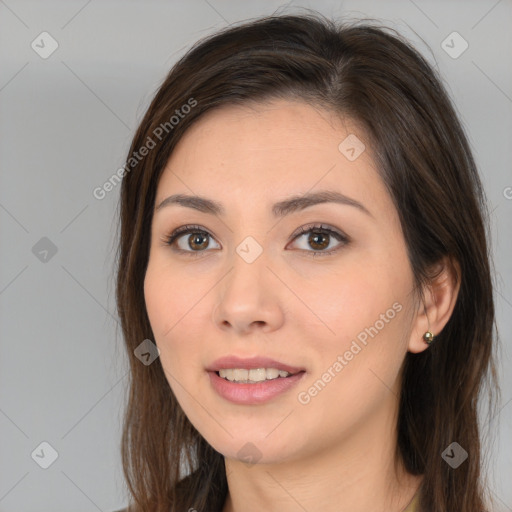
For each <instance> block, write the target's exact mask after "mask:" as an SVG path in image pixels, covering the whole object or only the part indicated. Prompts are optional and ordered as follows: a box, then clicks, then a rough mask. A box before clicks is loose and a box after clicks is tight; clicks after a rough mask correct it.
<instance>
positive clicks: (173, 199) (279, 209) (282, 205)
mask: <svg viewBox="0 0 512 512" xmlns="http://www.w3.org/2000/svg"><path fill="white" fill-rule="evenodd" d="M321 203H338V204H343V205H347V206H353V207H354V208H357V209H358V210H360V211H361V212H363V213H365V214H366V215H369V216H370V217H373V215H372V214H371V213H370V212H369V210H368V209H367V208H366V207H365V206H364V205H362V204H361V203H360V202H359V201H356V200H355V199H352V198H350V197H348V196H346V195H344V194H341V193H340V192H335V191H334V190H321V191H319V192H310V193H306V194H303V195H297V196H292V197H291V198H289V199H285V200H284V201H279V202H278V203H275V204H274V205H273V206H272V214H273V215H274V217H284V216H285V215H289V214H290V213H293V212H296V211H300V210H304V209H306V208H309V207H310V206H313V205H315V204H321ZM171 205H180V206H184V207H186V208H193V209H194V210H198V211H200V212H203V213H208V214H212V215H224V214H225V213H226V210H225V209H224V207H223V206H222V204H221V203H219V202H217V201H214V200H213V199H208V198H206V197H201V196H190V195H186V194H174V195H172V196H169V197H167V198H165V199H164V200H163V201H162V202H161V203H160V204H159V205H158V206H157V207H156V208H155V211H158V210H160V209H162V208H164V207H166V206H171Z"/></svg>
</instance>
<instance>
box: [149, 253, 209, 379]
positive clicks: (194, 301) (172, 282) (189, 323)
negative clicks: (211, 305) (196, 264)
mask: <svg viewBox="0 0 512 512" xmlns="http://www.w3.org/2000/svg"><path fill="white" fill-rule="evenodd" d="M208 289H209V288H208V286H207V284H206V281H205V280H198V279H194V278H193V277H189V276H187V275H186V272H176V271H171V269H169V268H168V267H167V266H166V265H165V264H160V265H159V264H158V261H157V260H156V259H154V260H153V261H150V264H149V265H148V269H147V272H146V276H145V279H144V298H145V303H146V309H147V313H148V318H149V321H150V324H151V329H152V331H153V335H154V337H155V339H154V342H155V343H156V345H157V347H158V348H159V350H160V359H161V362H162V366H163V368H164V370H165V371H166V373H167V374H168V375H167V378H168V380H169V383H170V384H171V386H172V387H173V389H174V385H173V382H172V381H171V379H170V378H169V377H170V375H175V376H176V378H179V379H180V381H181V380H183V379H186V378H187V375H197V372H195V371H193V370H195V369H196V367H199V365H200V358H198V357H197V354H201V343H202V342H204V325H205V321H206V320H207V317H208V313H207V311H206V310H205V304H206V302H205V301H203V300H202V299H204V297H205V295H206V294H207V292H208Z"/></svg>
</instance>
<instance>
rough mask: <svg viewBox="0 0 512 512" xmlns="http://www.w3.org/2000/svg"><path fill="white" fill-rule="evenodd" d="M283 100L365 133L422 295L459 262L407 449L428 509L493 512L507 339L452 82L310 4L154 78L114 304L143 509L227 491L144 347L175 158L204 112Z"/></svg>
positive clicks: (205, 499)
mask: <svg viewBox="0 0 512 512" xmlns="http://www.w3.org/2000/svg"><path fill="white" fill-rule="evenodd" d="M274 98H285V99H287V98H288V99H299V100H302V101H304V102H307V103H309V104H312V105H315V106H319V107H321V108H323V109H327V110H329V111H331V112H335V113H337V114H339V115H340V116H343V117H346V118H349V119H351V120H353V121H355V122H356V123H357V124H358V126H360V127H361V128H362V130H363V133H364V134H365V136H366V138H367V139H366V140H367V142H368V146H369V147H370V148H371V149H372V153H373V154H374V155H375V163H376V165H377V168H378V170H379V172H380V174H381V177H382V179H383V181H384V183H385V184H386V186H387V189H388V191H389V193H390V195H391V197H392V199H393V201H394V204H395V206H396V208H397V211H398V214H399V217H400V221H401V225H402V229H403V233H404V237H405V241H406V246H407V250H408V256H409V259H410V263H411V267H412V270H413V273H414V276H415V284H416V286H417V289H421V286H422V285H424V284H428V283H429V280H430V279H432V277H433V276H432V275H431V274H430V272H429V271H430V269H431V268H432V267H433V265H434V264H435V263H436V262H439V261H440V260H441V259H442V258H443V257H445V256H448V257H449V258H450V259H451V261H455V262H456V263H458V267H459V269H460V273H458V274H459V275H458V276H457V278H458V279H459V281H460V290H459V295H458V299H457V302H456V305H455V309H454V311H453V313H452V316H451V318H450V320H449V321H448V323H447V325H446V326H445V328H444V329H443V331H442V332H441V333H440V334H439V335H438V336H437V338H436V340H435V341H434V343H433V344H432V345H431V346H430V347H429V349H428V350H425V351H424V352H422V353H420V354H412V353H407V355H406V359H405V361H404V365H403V374H402V393H401V397H400V407H399V418H398V424H397V435H398V447H397V451H398V453H397V454H396V455H397V458H400V459H401V460H403V463H404V465H405V468H406V470H407V471H408V472H410V473H412V474H414V475H423V476H424V478H423V483H422V486H421V494H420V503H419V510H420V511H422V512H427V511H428V512H433V511H435V512H452V511H454V510H457V511H459V512H482V511H483V510H489V503H490V502H489V501H488V490H487V489H488V488H487V484H486V483H485V482H484V478H483V471H482V469H483V467H484V460H483V457H482V453H481V452H482V450H481V433H482V432H481V429H480V428H479V422H478V410H477V405H478V404H480V403H481V401H480V398H481V396H482V395H483V394H484V393H483V389H484V387H485V384H486V383H488V384H489V383H490V384H489V395H488V402H486V403H488V404H490V411H492V410H493V408H492V406H493V403H494V402H493V397H494V396H495V392H497V393H498V394H499V388H498V385H497V376H496V370H495V363H494V355H493V343H494V341H495V340H496V339H497V333H495V327H496V325H495V319H494V302H493V284H492V277H491V269H490V255H489V253H490V251H489V248H488V240H489V228H488V224H487V223H488V210H487V206H486V200H485V194H484V191H483V187H482V184H481V181H480V178H479V175H478V171H477V168H476V165H475V162H474V159H473V156H472V153H471V149H470V145H469V143H468V139H467V136H466V134H465V131H464V128H463V127H462V125H461V123H460V121H459V119H458V117H457V115H456V112H455V110H454V107H453V105H452V104H451V101H450V99H449V96H448V94H447V92H446V91H445V89H444V86H443V85H442V80H441V78H439V76H438V75H437V73H436V71H435V70H434V69H433V68H432V67H431V66H430V65H429V64H428V62H427V61H426V60H425V58H424V57H422V56H421V55H420V54H419V52H418V51H417V50H415V49H414V48H413V47H412V45H411V44H410V43H409V42H408V41H407V40H406V39H405V38H403V37H402V36H400V35H399V34H398V33H397V32H396V31H395V30H393V29H391V28H388V27H384V26H382V25H376V24H375V23H371V22H368V20H366V22H365V23H363V22H362V21H361V20H359V22H357V21H356V22H354V21H351V22H340V21H338V22H335V21H331V20H328V19H326V18H324V17H323V16H321V15H319V14H318V13H310V12H309V13H307V14H306V15H274V16H269V17H265V18H259V19H256V20H251V21H249V22H245V23H243V24H239V25H237V26H230V27H228V28H227V29H224V30H223V31H221V32H217V33H216V34H214V35H212V36H209V37H207V38H205V39H203V40H201V41H199V42H198V43H197V44H196V45H195V46H194V47H193V48H192V49H191V50H190V51H188V52H187V54H186V55H185V56H184V57H183V58H181V59H180V60H179V61H178V62H177V63H176V65H175V66H174V67H173V68H172V70H171V71H170V72H169V74H168V75H167V77H166V78H165V80H164V81H163V83H162V85H161V86H160V87H159V89H158V91H157V93H156V95H155V96H154V99H153V100H152V102H151V104H150V106H149V108H148V110H147V112H146V113H145V115H144V118H143V119H142V121H141V122H140V125H139V127H138V129H137V132H136V134H135V137H134V139H133V142H132V144H131V147H130V151H129V154H128V157H127V160H126V162H127V163H126V166H125V168H124V172H123V174H124V176H123V181H122V185H121V187H122V190H121V198H120V226H121V230H120V239H119V246H118V254H117V266H118V268H117V283H116V299H117V304H118V311H119V315H120V319H121V326H122V330H123V337H124V340H125V344H126V349H127V353H128V357H129V361H130V370H131V372H130V376H131V381H130V388H129V396H128V403H127V407H126V412H125V417H124V425H123V435H122V445H121V450H122V461H123V470H124V475H125V478H126V481H127V483H128V488H129V491H130V493H131V495H132V497H133V507H134V508H133V509H134V510H137V511H144V512H148V511H155V512H160V511H162V512H163V511H166V512H167V511H178V510H188V509H189V508H194V509H196V510H198V511H201V510H204V511H207V512H212V511H215V510H221V508H222V505H223V503H224V500H225V498H226V494H227V480H226V475H225V466H224V459H223V456H222V455H221V454H220V453H218V452H217V451H215V450H214V449H213V448H212V447H211V446H210V445H209V444H208V443H207V442H206V441H205V440H204V439H203V438H202V436H201V435H200V434H199V433H198V432H197V430H196V429H195V428H194V427H193V426H192V424H191V423H190V422H189V421H188V419H187V417H186V416H185V414H184V412H183V411H182V409H181V408H180V406H179V404H178V402H177V400H176V398H175V396H174V395H173V393H172V391H171V389H170V387H169V384H168V381H167V380H166V377H165V374H164V371H163V368H162V365H161V363H160V359H159V358H158V359H156V360H155V362H154V363H152V364H151V365H147V366H146V365H144V364H141V361H140V360H139V359H138V358H137V357H135V355H134V350H135V349H136V348H137V346H138V345H140V343H141V342H142V341H143V340H145V339H150V340H151V339H154V338H153V334H152V330H151V326H150V323H149V319H148V316H147V312H146V308H145V301H144V293H143V282H144V276H145V270H146V267H147V263H148V255H149V244H150V232H151V221H152V212H153V208H154V202H155V194H156V189H157V184H158V181H159V178H160V176H161V173H162V170H163V169H164V167H165V165H166V163H167V161H168V159H169V157H170V155H171V152H172V151H173V149H174V147H175V146H176V144H177V142H178V141H179V140H180V138H181V137H182V136H183V134H184V133H185V131H186V130H187V129H188V128H189V127H190V126H191V125H192V123H194V122H195V121H197V120H198V119H200V118H201V116H202V115H203V114H204V113H205V112H207V111H209V110H212V109H214V108H217V107H220V106H222V105H228V104H236V103H244V102H248V101H256V102H258V101H266V100H269V99H274ZM186 105H188V106H187V107H185V106H186ZM173 116H174V117H173ZM144 146H146V148H149V149H148V151H144V152H142V151H140V149H141V148H142V147H144ZM142 153H145V154H144V156H141V154H142ZM135 154H137V157H136V158H135V157H134V155H135ZM491 413H492V412H491ZM452 442H457V443H458V444H459V445H460V446H461V447H462V448H463V449H464V450H465V451H466V452H467V453H468V454H469V457H468V459H467V460H466V461H465V462H464V463H463V464H462V465H460V467H458V468H457V469H453V468H452V467H451V466H450V465H449V464H447V462H445V460H443V457H442V456H441V454H442V453H443V452H444V451H445V449H446V448H447V447H448V446H449V445H450V444H451V443H452ZM187 475H189V476H188V477H187V478H185V477H186V476H187Z"/></svg>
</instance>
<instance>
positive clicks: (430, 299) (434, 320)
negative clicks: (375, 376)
mask: <svg viewBox="0 0 512 512" xmlns="http://www.w3.org/2000/svg"><path fill="white" fill-rule="evenodd" d="M432 273H433V278H432V280H431V281H430V283H428V284H427V285H425V286H424V288H423V294H424V301H421V300H420V304H419V305H418V309H417V312H416V316H415V318H414V319H413V324H412V329H411V335H410V339H409V344H408V350H409V352H413V353H415V354H417V353H419V352H423V351H424V350H426V349H427V348H428V347H429V345H428V344H427V343H426V342H425V341H424V340H423V335H424V334H425V333H426V332H427V331H428V330H429V328H430V332H432V333H433V334H434V336H437V335H438V334H439V333H440V332H441V331H442V330H443V329H444V326H445V325H446V324H447V323H448V320H449V319H450V317H451V315H452V312H453V309H454V307H455V303H456V302H457V296H458V294H459V289H460V266H459V264H458V262H457V261H455V260H454V259H451V258H450V257H448V256H445V257H444V258H443V259H442V260H440V261H439V262H438V263H437V264H436V265H435V266H434V268H433V269H432ZM434 343H435V341H434Z"/></svg>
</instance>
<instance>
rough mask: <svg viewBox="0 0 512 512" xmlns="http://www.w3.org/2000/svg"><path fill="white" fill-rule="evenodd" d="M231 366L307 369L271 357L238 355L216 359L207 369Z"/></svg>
mask: <svg viewBox="0 0 512 512" xmlns="http://www.w3.org/2000/svg"><path fill="white" fill-rule="evenodd" d="M229 368H245V369H248V370H251V369H255V368H276V369H277V370H284V371H285V372H288V373H291V374H294V373H299V372H302V371H305V369H304V368H299V367H296V366H290V365H289V364H285V363H281V362H280V361H276V360H275V359H271V358H269V357H249V358H241V357H237V356H225V357H221V358H219V359H216V360H215V361H214V362H213V363H212V364H211V365H210V366H209V367H208V368H206V369H207V371H209V372H218V371H219V370H224V369H229Z"/></svg>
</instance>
